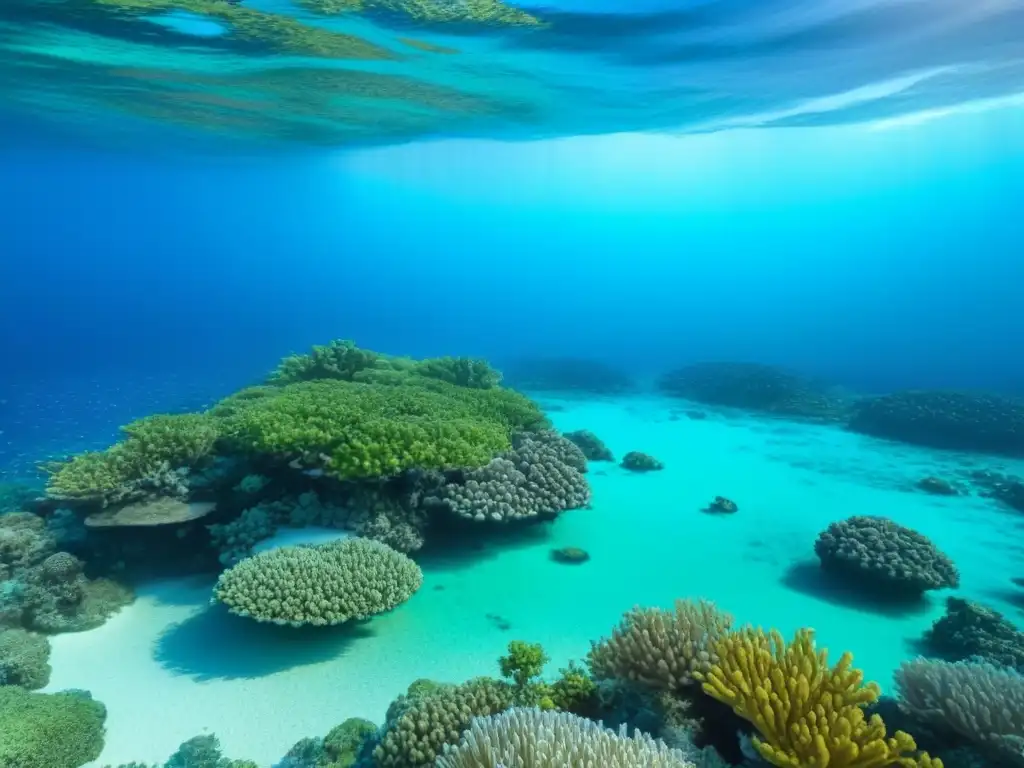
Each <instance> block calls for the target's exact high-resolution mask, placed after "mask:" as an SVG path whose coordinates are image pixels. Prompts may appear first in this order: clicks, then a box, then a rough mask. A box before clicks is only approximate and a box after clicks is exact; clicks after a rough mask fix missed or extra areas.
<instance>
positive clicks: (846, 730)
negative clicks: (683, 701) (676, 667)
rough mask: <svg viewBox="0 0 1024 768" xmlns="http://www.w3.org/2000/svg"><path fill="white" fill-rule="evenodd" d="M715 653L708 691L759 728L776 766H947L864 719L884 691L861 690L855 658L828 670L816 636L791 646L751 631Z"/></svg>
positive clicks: (722, 642)
mask: <svg viewBox="0 0 1024 768" xmlns="http://www.w3.org/2000/svg"><path fill="white" fill-rule="evenodd" d="M714 650H715V653H716V654H717V656H718V661H717V662H715V664H713V665H712V666H711V668H710V669H709V670H708V671H707V672H706V673H700V672H698V673H697V676H698V679H700V680H702V682H703V689H704V692H705V693H707V694H708V695H709V696H711V697H712V698H715V699H717V700H719V701H721V702H723V703H724V704H727V705H729V706H730V707H731V708H732V709H733V711H735V712H736V714H738V715H740V716H741V717H743V718H745V719H747V720H749V721H750V722H751V723H753V724H754V727H755V728H756V729H757V731H758V733H759V734H760V736H759V737H758V738H755V739H754V742H753V743H754V748H755V749H756V750H757V752H758V754H760V755H761V757H762V758H763V759H764V760H766V761H767V762H769V763H771V764H772V765H775V766H779V768H812V767H818V768H825V766H849V767H850V768H854V767H857V768H872V767H874V766H887V765H899V766H902V767H903V768H912V767H913V766H920V768H941V766H942V762H941V761H940V760H937V759H935V760H933V759H932V758H930V757H929V756H928V755H927V754H922V755H919V756H917V755H915V754H914V753H915V752H916V750H917V744H916V743H915V742H914V739H913V738H912V737H911V736H909V735H908V734H906V733H904V732H902V731H896V732H895V733H894V734H893V735H892V736H891V737H887V735H886V729H885V724H884V723H883V722H882V719H881V718H880V717H879V716H878V715H872V717H871V718H870V719H867V718H866V717H865V715H864V707H865V706H867V705H868V704H870V703H872V702H874V701H875V700H876V699H877V698H878V697H879V694H880V692H879V689H878V686H877V685H876V684H874V683H868V684H867V685H863V673H861V671H860V670H858V669H855V668H853V666H852V664H853V656H852V655H851V654H849V653H845V654H843V656H842V658H841V659H840V660H839V662H838V663H837V664H836V665H835V666H834V667H831V668H829V666H828V655H827V652H826V651H824V650H820V651H819V650H817V649H816V648H815V646H814V633H813V632H812V631H811V630H808V629H803V630H800V631H798V632H797V633H796V636H795V637H794V639H793V642H792V643H786V642H785V640H783V639H782V636H781V635H780V634H779V633H778V632H775V631H773V632H771V633H770V634H766V633H765V632H763V631H761V630H754V629H751V628H746V629H743V630H740V631H738V632H733V633H730V634H727V635H726V636H724V637H722V638H720V639H719V640H718V641H717V642H716V643H715V644H714Z"/></svg>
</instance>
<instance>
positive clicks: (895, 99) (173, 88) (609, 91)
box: [0, 0, 1024, 146]
mask: <svg viewBox="0 0 1024 768" xmlns="http://www.w3.org/2000/svg"><path fill="white" fill-rule="evenodd" d="M297 2H298V4H297V5H293V4H292V3H290V2H284V0H244V1H243V2H241V3H231V2H227V0H42V1H40V0H8V1H7V2H5V3H4V4H3V7H2V8H0V98H2V103H3V105H4V106H3V109H4V112H5V113H6V114H5V120H4V122H5V123H6V124H7V125H8V126H9V130H10V127H11V126H14V127H16V129H17V130H20V131H22V130H23V129H24V128H25V127H28V126H31V127H32V128H33V130H34V131H52V132H54V133H56V134H57V135H59V136H62V137H64V138H66V139H69V138H72V137H73V138H75V139H79V140H80V139H87V140H89V141H94V142H102V143H107V144H114V145H117V146H125V145H135V144H136V143H145V142H147V141H148V142H152V143H156V142H157V141H158V140H168V139H193V140H195V139H205V140H210V141H213V142H214V143H215V144H221V145H222V144H223V142H224V141H225V140H230V141H232V142H237V141H238V140H244V141H245V142H246V143H247V144H253V145H261V144H262V145H266V144H268V143H269V144H282V143H283V144H288V145H295V146H310V145H317V146H324V145H326V146H339V145H362V144H381V143H384V144H387V143H394V142H402V141H409V140H414V139H419V138H423V137H437V136H488V137H498V138H531V137H552V136H566V135H577V134H588V133H609V132H618V131H638V130H640V131H643V130H654V131H706V130H715V129H719V128H723V127H733V126H792V125H801V126H802V125H823V124H835V123H846V122H859V121H868V120H879V119H883V118H898V117H902V116H906V115H910V114H915V113H920V112H929V111H935V110H943V109H947V108H950V107H953V106H956V105H962V104H964V103H965V102H970V101H979V100H980V101H990V100H1009V101H1014V100H1016V99H1018V98H1019V97H1020V95H1021V93H1022V92H1024V43H1022V42H1021V41H1022V39H1024V4H1022V3H1020V2H1019V0H989V1H986V2H975V3H962V2H954V0H819V1H817V2H806V1H804V0H762V2H749V0H706V1H705V2H675V3H668V2H664V0H648V2H644V3H639V4H637V3H629V4H626V3H619V2H611V0H604V1H603V2H600V3H582V2H580V1H579V0H563V2H561V3H549V4H545V5H543V6H538V7H533V6H529V7H527V6H524V7H522V8H517V7H512V6H507V5H502V4H501V3H499V2H498V0H489V1H488V2H484V1H483V0H475V1H474V2H469V0H466V1H465V2H448V1H447V0H415V1H414V0H366V2H361V3H356V2H355V0H344V1H342V0H297ZM354 6H358V7H355V8H354Z"/></svg>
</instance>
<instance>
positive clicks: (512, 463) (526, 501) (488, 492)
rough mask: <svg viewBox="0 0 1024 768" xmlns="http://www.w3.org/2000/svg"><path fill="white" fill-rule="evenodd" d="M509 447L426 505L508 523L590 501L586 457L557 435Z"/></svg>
mask: <svg viewBox="0 0 1024 768" xmlns="http://www.w3.org/2000/svg"><path fill="white" fill-rule="evenodd" d="M512 445H513V447H512V449H511V450H509V451H506V452H504V453H503V454H501V455H500V456H499V457H498V458H495V459H492V460H491V461H490V462H489V463H488V464H487V465H486V466H484V467H481V468H480V469H476V470H468V471H465V472H464V473H463V475H464V479H463V481H462V482H451V483H448V484H446V485H444V486H443V487H441V488H440V489H439V491H438V492H437V493H436V494H435V495H434V496H432V497H430V498H429V499H428V502H429V503H431V504H435V505H438V506H441V507H443V508H445V509H446V510H448V511H449V512H450V513H452V514H454V515H456V516H458V517H462V518H465V519H467V520H475V521H477V522H485V521H492V522H499V523H507V522H511V521H516V520H524V519H531V518H536V517H552V516H555V515H557V514H559V513H560V512H563V511H565V510H568V509H578V508H580V507H585V506H586V505H587V504H589V503H590V486H589V484H588V483H587V480H586V478H585V477H584V476H583V472H584V471H585V469H586V459H585V458H584V457H583V453H582V452H581V451H580V449H579V448H577V447H576V445H575V444H573V443H571V442H569V441H568V440H566V439H565V438H563V437H561V436H559V435H558V434H557V433H555V432H539V433H521V434H517V435H515V436H514V437H513V440H512Z"/></svg>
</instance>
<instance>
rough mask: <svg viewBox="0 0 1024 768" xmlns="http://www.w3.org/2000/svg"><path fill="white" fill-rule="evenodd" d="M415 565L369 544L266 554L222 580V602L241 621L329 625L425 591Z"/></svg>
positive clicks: (361, 542) (284, 549) (219, 591)
mask: <svg viewBox="0 0 1024 768" xmlns="http://www.w3.org/2000/svg"><path fill="white" fill-rule="evenodd" d="M422 583H423V573H422V572H421V571H420V569H419V566H417V565H416V564H415V563H414V562H413V561H412V560H410V559H409V558H408V557H406V556H405V555H403V554H402V553H400V552H396V551H395V550H393V549H391V548H390V547H388V546H387V545H385V544H381V543H380V542H377V541H371V540H369V539H346V540H344V541H341V542H333V543H330V544H320V545H315V546H302V547H280V548H278V549H273V550H270V551H269V552H263V553H261V554H258V555H256V556H254V557H250V558H247V559H245V560H242V561H241V562H240V563H238V564H237V565H235V566H234V567H232V568H229V569H228V570H227V571H225V572H224V573H222V574H221V575H220V578H219V579H218V580H217V585H216V587H215V588H214V597H215V599H216V600H219V601H220V602H222V603H224V604H225V605H226V606H227V607H228V609H229V610H230V611H231V612H232V613H235V614H238V615H239V616H246V617H249V618H252V619H255V620H257V621H265V622H272V623H274V624H287V625H290V626H296V627H297V626H303V625H313V626H327V625H334V624H342V623H344V622H347V621H351V620H353V619H363V618H367V617H369V616H373V615H375V614H378V613H384V612H385V611H390V610H391V609H393V608H395V607H396V606H398V605H400V604H401V603H404V602H405V601H406V600H408V599H409V598H410V597H412V595H413V594H415V592H416V591H417V590H418V589H419V588H420V586H421V585H422Z"/></svg>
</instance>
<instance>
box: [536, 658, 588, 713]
mask: <svg viewBox="0 0 1024 768" xmlns="http://www.w3.org/2000/svg"><path fill="white" fill-rule="evenodd" d="M596 694H597V683H596V682H594V678H592V677H591V676H590V675H589V674H588V673H587V670H586V669H585V668H583V667H582V666H581V665H579V664H577V663H576V662H573V661H570V662H569V666H567V667H566V668H564V669H561V670H559V675H558V679H557V680H555V682H553V683H552V684H551V685H550V686H549V694H548V695H549V698H550V699H551V703H552V705H553V706H554V708H555V709H562V710H565V711H567V712H574V713H576V714H583V713H584V712H589V711H590V709H592V708H593V700H594V696H595V695H596Z"/></svg>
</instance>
